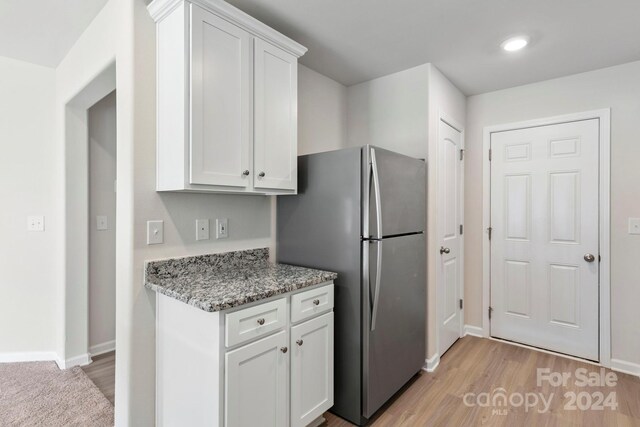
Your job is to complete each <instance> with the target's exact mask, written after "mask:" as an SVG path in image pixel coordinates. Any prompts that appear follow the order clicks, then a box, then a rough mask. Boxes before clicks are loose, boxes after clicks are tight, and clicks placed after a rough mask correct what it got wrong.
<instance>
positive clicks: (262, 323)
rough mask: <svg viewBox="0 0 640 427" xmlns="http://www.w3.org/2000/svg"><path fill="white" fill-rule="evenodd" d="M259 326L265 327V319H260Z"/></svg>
mask: <svg viewBox="0 0 640 427" xmlns="http://www.w3.org/2000/svg"><path fill="white" fill-rule="evenodd" d="M258 325H260V326H262V325H264V319H263V318H260V319H258Z"/></svg>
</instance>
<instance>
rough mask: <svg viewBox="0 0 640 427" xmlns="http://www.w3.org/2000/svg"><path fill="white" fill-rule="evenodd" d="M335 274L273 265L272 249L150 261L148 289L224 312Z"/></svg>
mask: <svg viewBox="0 0 640 427" xmlns="http://www.w3.org/2000/svg"><path fill="white" fill-rule="evenodd" d="M337 277H338V275H337V274H336V273H332V272H329V271H323V270H316V269H311V268H305V267H297V266H293V265H287V264H272V263H270V262H269V250H268V249H267V248H264V249H251V250H245V251H237V252H226V253H221V254H212V255H201V256H194V257H185V258H175V259H168V260H162V261H149V262H147V263H146V265H145V287H146V288H148V289H151V290H153V291H156V292H159V293H161V294H164V295H167V296H169V297H172V298H175V299H177V300H179V301H182V302H185V303H187V304H189V305H192V306H194V307H197V308H199V309H201V310H204V311H210V312H213V311H220V310H225V309H228V308H232V307H238V306H240V305H243V304H247V303H250V302H254V301H260V300H263V299H265V298H269V297H272V296H274V295H279V294H283V293H286V292H291V291H295V290H297V289H302V288H305V287H308V286H313V285H317V284H319V283H323V282H328V281H332V280H335V279H336V278H337Z"/></svg>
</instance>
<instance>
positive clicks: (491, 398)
mask: <svg viewBox="0 0 640 427" xmlns="http://www.w3.org/2000/svg"><path fill="white" fill-rule="evenodd" d="M554 395H555V394H554V393H550V394H549V396H545V395H544V393H535V392H527V393H518V392H515V393H511V394H507V390H505V389H504V388H502V387H498V388H496V389H493V390H492V391H491V393H488V392H483V393H478V394H476V393H467V394H465V395H464V397H463V398H462V400H463V401H464V404H465V405H466V406H469V407H473V406H480V407H482V408H488V407H491V408H493V410H492V411H491V414H492V415H507V413H508V408H519V407H521V406H524V411H525V412H529V411H530V410H532V409H535V410H536V411H538V413H540V414H544V413H546V412H549V408H550V407H551V402H552V401H553V397H554Z"/></svg>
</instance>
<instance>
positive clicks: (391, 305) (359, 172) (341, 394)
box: [276, 145, 426, 425]
mask: <svg viewBox="0 0 640 427" xmlns="http://www.w3.org/2000/svg"><path fill="white" fill-rule="evenodd" d="M425 172H426V165H425V163H424V161H422V160H418V159H414V158H411V157H407V156H403V155H400V154H398V153H394V152H391V151H388V150H384V149H380V148H377V147H373V146H369V145H367V146H364V147H358V148H348V149H343V150H337V151H331V152H326V153H319V154H311V155H307V156H301V157H299V158H298V195H296V196H281V197H278V203H277V209H278V211H277V251H276V253H277V255H276V257H277V260H278V262H282V263H289V264H297V265H302V266H308V267H315V268H321V269H326V270H331V271H335V272H337V273H338V279H337V280H336V281H335V286H336V287H335V382H334V390H335V394H334V396H335V399H334V400H335V405H334V407H333V408H332V409H331V411H332V412H334V413H335V414H337V415H339V416H341V417H343V418H346V419H347V420H349V421H351V422H353V423H356V424H359V425H363V424H365V423H366V422H367V420H368V419H369V418H370V417H371V416H372V415H373V414H374V413H375V412H376V411H377V410H378V409H379V408H380V407H381V406H382V405H383V404H384V403H385V402H386V401H387V400H389V398H391V397H392V396H393V395H394V394H395V393H396V392H397V391H398V390H399V389H400V388H402V386H403V385H404V384H406V383H407V382H408V381H409V380H410V379H411V377H413V376H414V375H415V374H416V373H417V372H419V371H420V369H421V368H422V367H423V366H424V363H425V334H426V332H425V311H426V267H425V264H426V256H425V252H426V247H425V234H424V229H425V226H426V220H425V212H426V199H425V192H426V191H425V189H426V176H425Z"/></svg>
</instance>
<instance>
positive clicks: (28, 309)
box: [0, 57, 60, 361]
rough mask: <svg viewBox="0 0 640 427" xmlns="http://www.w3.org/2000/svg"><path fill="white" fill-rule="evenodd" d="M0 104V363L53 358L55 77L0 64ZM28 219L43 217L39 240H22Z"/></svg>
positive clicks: (28, 235) (48, 71)
mask: <svg viewBox="0 0 640 427" xmlns="http://www.w3.org/2000/svg"><path fill="white" fill-rule="evenodd" d="M0 100H1V102H0V143H1V144H2V156H0V200H2V208H1V209H0V236H2V237H0V239H1V242H2V244H0V271H1V272H2V276H1V278H0V295H1V296H2V297H1V298H0V325H2V326H0V361H2V360H12V359H14V360H15V359H17V358H19V355H17V354H15V353H17V352H29V353H31V352H49V353H50V356H51V355H52V354H53V352H54V351H55V343H56V342H55V337H56V311H55V309H56V306H55V304H54V303H55V301H56V293H57V285H58V283H59V277H57V268H56V259H55V257H54V256H53V254H55V253H56V251H57V249H58V248H57V245H56V244H57V231H56V230H57V229H58V226H59V224H58V223H59V219H60V217H59V212H58V211H57V209H56V206H57V200H58V195H57V193H56V188H55V184H56V181H55V179H54V178H55V174H56V170H57V168H56V165H55V162H53V161H52V159H55V157H56V155H55V154H56V140H55V132H54V129H55V128H54V102H55V71H54V70H53V69H52V68H46V67H42V66H39V65H33V64H29V63H26V62H22V61H17V60H13V59H9V58H4V57H0ZM28 215H44V216H45V231H44V232H43V233H40V232H27V216H28ZM11 353H13V354H11ZM36 357H37V356H36ZM44 358H51V357H46V356H45V357H44Z"/></svg>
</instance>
